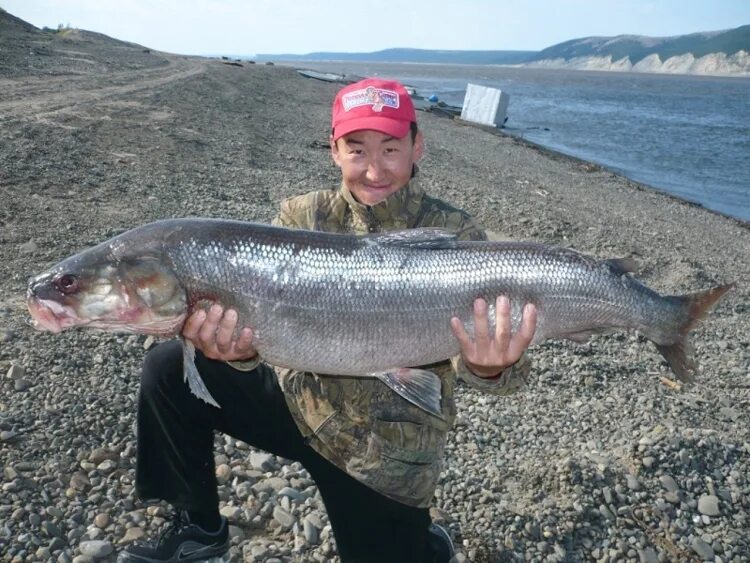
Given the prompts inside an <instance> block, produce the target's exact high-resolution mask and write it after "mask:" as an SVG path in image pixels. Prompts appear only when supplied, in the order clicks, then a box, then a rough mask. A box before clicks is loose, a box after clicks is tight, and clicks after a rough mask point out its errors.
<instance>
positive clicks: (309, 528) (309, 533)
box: [302, 517, 318, 545]
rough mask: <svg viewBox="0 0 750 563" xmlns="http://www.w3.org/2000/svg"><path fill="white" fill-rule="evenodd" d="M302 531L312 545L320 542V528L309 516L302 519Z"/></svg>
mask: <svg viewBox="0 0 750 563" xmlns="http://www.w3.org/2000/svg"><path fill="white" fill-rule="evenodd" d="M302 532H303V534H304V536H305V541H307V543H309V544H310V545H315V544H317V543H318V528H317V527H316V526H315V525H314V524H313V523H312V522H311V521H310V519H309V518H307V517H306V518H305V519H304V520H303V521H302Z"/></svg>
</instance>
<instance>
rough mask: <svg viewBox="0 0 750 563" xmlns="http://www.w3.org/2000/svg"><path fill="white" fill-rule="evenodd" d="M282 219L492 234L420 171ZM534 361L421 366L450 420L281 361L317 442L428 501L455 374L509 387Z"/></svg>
mask: <svg viewBox="0 0 750 563" xmlns="http://www.w3.org/2000/svg"><path fill="white" fill-rule="evenodd" d="M274 224H276V225H281V226H284V227H289V228H299V229H311V230H320V231H328V232H354V233H373V232H380V231H389V230H397V229H409V228H414V227H441V228H444V229H447V230H450V231H453V232H456V233H457V234H458V236H459V238H460V239H463V240H485V239H486V235H485V233H484V231H482V230H481V229H480V228H479V227H478V226H477V225H476V224H475V223H474V221H473V220H472V219H471V217H470V216H469V215H468V214H466V213H465V212H463V211H461V210H459V209H456V208H454V207H451V206H450V205H448V204H447V203H445V202H443V201H441V200H439V199H435V198H433V197H429V196H428V195H426V194H425V193H424V192H423V191H422V190H420V189H419V187H418V186H417V182H416V179H412V181H411V182H410V183H409V184H408V185H407V186H405V187H404V188H403V189H401V190H399V191H398V192H396V193H394V194H392V195H391V196H389V197H388V198H387V199H386V200H385V201H383V202H381V203H379V204H378V205H375V206H372V207H368V206H364V205H362V204H360V203H359V202H357V201H356V200H355V199H354V198H353V197H352V195H351V193H350V192H349V191H348V189H347V188H346V187H345V186H342V187H341V188H340V189H338V190H324V191H317V192H311V193H308V194H305V195H302V196H297V197H293V198H290V199H287V200H285V201H284V202H283V203H282V204H281V212H280V214H279V215H278V217H277V218H276V219H275V220H274ZM237 367H239V366H237ZM527 367H528V366H527V364H526V363H525V361H524V362H519V363H518V364H516V365H515V366H513V367H511V368H509V369H507V370H506V371H505V372H503V373H502V374H501V375H500V376H499V377H498V378H496V379H493V380H486V379H482V378H479V377H477V376H475V375H474V374H472V373H471V372H469V371H468V369H467V368H466V367H465V366H464V364H463V362H462V361H461V359H460V357H456V358H453V359H452V360H451V361H445V362H441V363H440V364H434V365H430V366H426V367H425V366H422V368H423V369H430V370H432V371H434V372H435V373H437V374H438V375H439V376H440V377H441V379H442V381H443V388H442V410H443V415H444V420H439V419H438V418H436V417H434V416H431V415H429V414H427V413H425V412H424V411H422V410H421V409H419V408H417V407H415V406H414V405H412V404H411V403H409V402H407V401H406V400H404V399H402V398H401V397H400V396H398V395H397V394H396V393H394V392H393V391H391V390H390V389H389V388H388V387H386V386H385V385H383V383H381V382H380V381H378V380H377V379H367V378H361V377H341V376H331V375H325V374H315V373H305V372H298V371H293V370H288V369H281V368H276V371H277V374H278V376H279V381H280V383H281V386H282V389H283V390H284V392H285V395H286V400H287V404H288V405H289V410H290V411H291V414H292V416H293V418H294V420H295V421H296V423H297V426H298V427H299V429H300V432H301V433H302V435H303V436H305V438H306V440H307V441H308V443H309V444H310V446H312V447H313V448H314V449H315V450H316V451H317V452H319V453H320V454H321V455H322V456H324V457H325V458H326V459H328V460H329V461H331V462H332V463H334V464H335V465H336V466H338V467H340V468H341V469H342V470H344V471H345V472H347V473H348V474H349V475H351V476H352V477H354V478H355V479H358V480H359V481H360V482H362V483H364V484H365V485H367V486H369V487H371V488H373V489H375V490H377V491H378V492H380V493H381V494H384V495H386V496H388V497H390V498H392V499H395V500H397V501H399V502H402V503H405V504H408V505H411V506H419V507H424V506H427V505H428V504H429V503H430V501H431V499H432V496H433V493H434V491H435V487H436V485H437V480H438V476H439V474H440V471H441V469H442V460H443V449H444V446H445V440H446V432H447V431H448V429H449V428H450V427H451V426H452V424H453V421H454V419H455V414H456V408H455V403H454V400H453V388H454V385H455V381H456V374H457V373H458V375H460V376H461V377H462V379H464V380H465V381H466V382H468V383H469V384H471V385H473V386H475V387H479V388H481V389H483V390H485V391H487V392H490V393H496V394H508V393H511V392H513V391H515V390H516V389H517V388H518V387H520V386H521V384H522V383H523V378H524V377H525V375H526V372H527V371H528V369H527Z"/></svg>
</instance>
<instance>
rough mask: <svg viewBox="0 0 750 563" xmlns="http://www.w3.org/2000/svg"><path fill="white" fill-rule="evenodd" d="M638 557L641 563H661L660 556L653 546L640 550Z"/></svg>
mask: <svg viewBox="0 0 750 563" xmlns="http://www.w3.org/2000/svg"><path fill="white" fill-rule="evenodd" d="M638 559H639V560H640V563H659V556H658V555H657V554H656V551H654V548H653V547H647V548H646V549H639V550H638Z"/></svg>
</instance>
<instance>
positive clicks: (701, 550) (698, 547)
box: [690, 538, 715, 561]
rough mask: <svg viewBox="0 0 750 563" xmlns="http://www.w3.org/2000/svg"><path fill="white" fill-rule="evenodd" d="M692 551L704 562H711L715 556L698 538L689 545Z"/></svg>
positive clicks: (711, 549)
mask: <svg viewBox="0 0 750 563" xmlns="http://www.w3.org/2000/svg"><path fill="white" fill-rule="evenodd" d="M690 547H691V548H692V549H693V551H694V552H695V553H696V554H697V555H698V557H700V558H701V559H703V560H704V561H706V560H708V561H713V559H714V557H715V555H714V550H713V548H712V547H711V546H710V545H708V544H707V543H706V542H704V541H703V540H702V539H700V538H695V539H694V540H693V543H692V544H690Z"/></svg>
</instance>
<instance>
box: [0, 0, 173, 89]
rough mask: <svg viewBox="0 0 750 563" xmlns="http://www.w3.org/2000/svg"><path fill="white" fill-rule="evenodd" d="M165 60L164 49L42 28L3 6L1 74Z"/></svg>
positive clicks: (85, 70)
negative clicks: (154, 49) (156, 49)
mask: <svg viewBox="0 0 750 563" xmlns="http://www.w3.org/2000/svg"><path fill="white" fill-rule="evenodd" d="M166 64H168V61H167V59H166V58H165V57H164V56H163V54H162V53H159V52H158V51H152V50H151V49H148V48H147V47H143V46H142V45H136V44H135V43H129V42H127V41H120V40H119V39H114V38H112V37H108V36H107V35H103V34H101V33H96V32H93V31H84V30H81V29H73V28H61V29H49V28H44V29H39V28H37V27H34V26H33V25H31V24H30V23H28V22H25V21H23V20H22V19H20V18H17V17H16V16H14V15H12V14H9V13H8V12H6V11H5V10H3V9H2V8H0V77H15V76H29V75H38V76H51V75H76V74H89V73H106V72H111V71H117V70H133V69H138V68H153V67H158V66H164V65H166ZM0 97H2V96H0Z"/></svg>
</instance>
